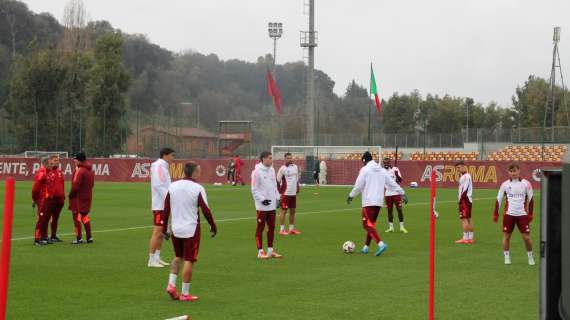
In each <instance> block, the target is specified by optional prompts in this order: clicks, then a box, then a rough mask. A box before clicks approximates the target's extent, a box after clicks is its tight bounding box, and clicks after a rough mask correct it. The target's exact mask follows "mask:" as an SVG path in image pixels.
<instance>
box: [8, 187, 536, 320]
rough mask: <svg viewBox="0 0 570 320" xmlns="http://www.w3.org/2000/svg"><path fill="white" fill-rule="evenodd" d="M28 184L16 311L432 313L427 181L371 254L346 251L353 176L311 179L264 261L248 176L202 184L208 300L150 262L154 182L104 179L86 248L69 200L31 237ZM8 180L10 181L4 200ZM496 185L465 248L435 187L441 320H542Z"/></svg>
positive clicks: (74, 314)
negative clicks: (53, 230)
mask: <svg viewBox="0 0 570 320" xmlns="http://www.w3.org/2000/svg"><path fill="white" fill-rule="evenodd" d="M30 188H31V184H30V183H29V182H18V183H17V191H16V192H17V194H16V212H15V218H14V228H13V237H14V241H13V242H12V263H11V275H10V278H11V281H10V288H9V301H8V318H9V319H19V320H22V319H165V318H167V317H173V316H177V315H182V314H189V315H191V316H192V318H193V319H208V320H213V319H248V320H252V319H425V318H426V317H427V310H428V309H427V308H428V306H427V301H428V295H427V293H428V238H429V236H428V228H429V227H428V207H429V206H428V204H427V203H428V202H429V198H428V190H425V189H416V190H408V195H409V199H410V204H409V205H408V206H406V207H405V209H404V210H405V211H404V213H405V216H406V227H407V229H408V230H409V231H410V233H409V234H407V235H404V234H400V233H394V234H385V233H384V232H383V231H384V229H386V214H385V209H382V215H381V217H380V220H379V222H380V223H379V227H378V229H379V230H380V231H381V232H380V234H381V236H382V237H383V239H384V241H385V242H386V243H388V244H389V245H390V248H389V249H388V251H386V252H385V253H384V255H382V256H381V257H375V256H374V255H373V254H369V255H361V254H356V253H355V254H351V255H349V254H344V253H343V252H342V250H341V246H342V243H343V242H344V241H346V240H352V241H354V242H355V243H356V244H357V248H360V246H361V245H362V241H363V239H364V232H363V230H362V227H361V220H360V208H359V205H360V198H357V199H356V200H355V201H354V202H353V204H352V205H351V206H347V205H346V203H345V199H346V195H347V193H348V191H349V188H348V187H326V188H321V189H320V196H315V195H313V189H312V188H308V187H307V188H304V189H303V190H302V192H301V194H300V199H299V200H298V204H299V208H298V210H299V216H298V222H297V224H296V225H297V226H298V228H299V229H300V230H301V231H302V232H303V234H302V235H299V236H289V237H283V236H278V235H276V244H275V248H276V249H277V250H278V252H279V253H282V254H284V255H285V259H283V260H269V261H258V260H257V259H256V254H257V250H256V247H255V240H254V233H255V219H254V216H255V211H254V208H253V203H252V200H251V195H250V189H249V186H246V187H243V188H241V187H207V190H208V198H209V199H208V200H209V203H210V206H211V207H212V210H213V213H214V217H215V218H216V220H217V221H218V228H219V234H218V236H217V237H216V238H214V239H211V238H210V237H209V235H208V233H207V232H204V233H203V238H202V245H201V248H200V256H199V263H198V264H197V265H196V266H195V272H194V279H193V281H192V290H191V292H192V293H193V294H196V295H198V296H200V300H199V301H198V302H192V303H181V302H175V301H171V300H170V299H169V298H168V296H167V295H166V293H165V292H164V289H165V287H166V282H167V280H168V270H169V269H167V268H164V269H150V268H147V267H146V263H147V258H148V255H147V248H148V240H149V236H150V233H151V228H150V223H151V221H152V220H151V214H150V210H149V206H150V204H149V203H150V195H149V193H150V191H149V189H150V188H149V186H148V185H147V184H136V183H128V184H127V183H97V185H96V191H95V198H94V207H93V210H92V214H91V219H92V223H93V228H94V230H95V234H94V238H95V243H93V244H89V245H81V246H72V245H70V244H69V242H70V241H71V240H72V238H73V236H72V223H71V217H70V213H69V211H67V210H64V211H63V213H62V217H61V220H60V221H61V222H60V234H61V238H63V239H64V240H65V242H63V243H59V244H54V245H50V246H47V247H34V246H33V245H32V242H33V241H32V238H31V236H32V235H33V229H34V223H35V216H34V214H33V212H32V209H31V205H30V203H31V202H30ZM3 191H4V185H3V182H2V186H1V187H0V196H1V197H2V199H3V197H4V195H3ZM495 192H496V191H494V190H475V192H474V198H475V202H474V206H473V208H474V213H473V215H474V222H475V228H476V230H475V232H476V233H475V237H476V241H477V243H476V244H475V245H473V246H465V245H456V244H454V240H456V239H457V238H459V237H460V234H461V232H460V227H459V220H458V217H457V213H456V211H457V204H456V201H455V199H456V190H450V189H448V190H443V189H442V190H438V211H439V213H440V219H439V220H438V222H437V260H436V271H437V273H436V318H437V319H461V320H467V319H536V318H537V315H538V266H534V267H530V266H528V265H527V262H526V253H525V250H524V247H523V244H522V240H521V239H520V236H519V235H518V231H516V232H517V233H516V234H515V236H513V243H512V248H511V256H512V259H513V264H512V265H510V266H505V265H503V255H502V249H501V245H500V241H501V240H500V239H501V233H500V227H499V226H498V225H495V224H494V223H493V222H492V219H491V213H492V209H493V206H494V200H493V199H494V197H495V195H496V193H495ZM537 201H539V199H537ZM2 206H3V202H2ZM536 207H538V205H537V206H536ZM538 225H539V224H538V222H537V221H534V222H533V224H532V226H531V227H532V228H533V233H532V235H533V239H534V241H535V247H536V243H537V241H538ZM264 242H265V240H264ZM372 249H373V250H374V249H375V246H373V247H372ZM537 251H538V250H537V249H535V252H537ZM172 254H173V250H172V246H171V243H170V242H167V243H165V245H164V246H163V250H162V256H163V259H164V260H169V259H170V258H172ZM535 258H536V259H537V260H538V255H537V254H536V253H535ZM178 287H179V288H180V284H178Z"/></svg>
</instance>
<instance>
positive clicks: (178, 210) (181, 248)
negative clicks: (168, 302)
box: [164, 163, 218, 301]
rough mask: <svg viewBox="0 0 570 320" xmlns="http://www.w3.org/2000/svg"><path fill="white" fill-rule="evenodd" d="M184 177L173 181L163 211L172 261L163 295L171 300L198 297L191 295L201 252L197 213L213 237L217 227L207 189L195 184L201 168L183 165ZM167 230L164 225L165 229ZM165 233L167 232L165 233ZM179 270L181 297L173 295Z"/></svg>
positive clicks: (193, 299)
mask: <svg viewBox="0 0 570 320" xmlns="http://www.w3.org/2000/svg"><path fill="white" fill-rule="evenodd" d="M184 176H185V178H184V179H182V180H179V181H176V182H174V183H172V184H171V185H170V187H168V194H167V196H166V199H165V204H164V212H165V214H166V215H172V223H171V228H172V245H173V247H174V253H175V258H174V259H173V260H172V266H171V267H170V274H169V276H168V285H167V287H166V292H167V293H168V294H169V295H170V297H171V298H172V299H174V300H180V301H195V300H198V297H197V296H193V295H190V283H191V281H192V268H193V265H194V264H195V263H196V261H197V260H198V251H199V249H200V216H199V213H198V210H199V209H200V210H202V214H203V215H204V217H205V218H206V220H207V221H208V224H209V225H210V233H211V235H212V237H214V236H216V233H217V232H218V228H217V227H216V223H215V221H214V217H213V216H212V212H211V211H210V208H209V207H208V199H207V197H206V190H205V189H204V187H202V186H201V185H200V184H198V183H197V182H196V179H198V178H199V177H200V166H198V165H197V164H195V163H187V164H186V165H185V166H184ZM164 229H166V224H165V226H164ZM164 231H165V232H166V230H164ZM181 264H183V268H182V294H181V295H178V293H177V292H176V278H177V277H178V274H179V273H180V266H181Z"/></svg>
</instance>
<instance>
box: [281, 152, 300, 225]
mask: <svg viewBox="0 0 570 320" xmlns="http://www.w3.org/2000/svg"><path fill="white" fill-rule="evenodd" d="M277 183H278V189H279V193H280V194H281V214H280V215H279V222H280V228H279V234H280V235H283V236H286V235H289V234H292V235H296V234H301V232H300V231H299V230H297V229H295V210H296V209H297V193H299V168H298V167H297V165H296V164H294V163H293V156H292V155H291V153H289V152H287V153H286V154H285V164H284V165H282V166H281V168H279V171H278V172H277ZM287 211H289V231H286V230H285V215H286V214H287Z"/></svg>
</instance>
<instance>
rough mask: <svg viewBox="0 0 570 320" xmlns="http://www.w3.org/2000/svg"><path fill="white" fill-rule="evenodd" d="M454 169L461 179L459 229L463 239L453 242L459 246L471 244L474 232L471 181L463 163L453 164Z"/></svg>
mask: <svg viewBox="0 0 570 320" xmlns="http://www.w3.org/2000/svg"><path fill="white" fill-rule="evenodd" d="M455 168H456V170H457V171H459V173H461V177H460V178H459V193H458V197H459V201H458V203H459V219H461V227H462V229H463V238H461V239H459V240H457V241H455V243H460V244H473V243H475V240H474V232H473V222H472V221H471V209H472V207H473V179H472V178H471V175H470V174H469V173H468V172H467V166H466V165H465V162H463V161H459V162H457V163H456V164H455Z"/></svg>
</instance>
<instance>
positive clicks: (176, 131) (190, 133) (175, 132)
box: [140, 126, 218, 139]
mask: <svg viewBox="0 0 570 320" xmlns="http://www.w3.org/2000/svg"><path fill="white" fill-rule="evenodd" d="M140 131H151V132H156V133H163V134H168V135H171V136H174V137H187V138H207V139H217V138H218V135H216V134H213V133H211V132H209V131H206V130H204V129H200V128H179V127H171V128H155V127H151V126H147V127H142V128H140Z"/></svg>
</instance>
